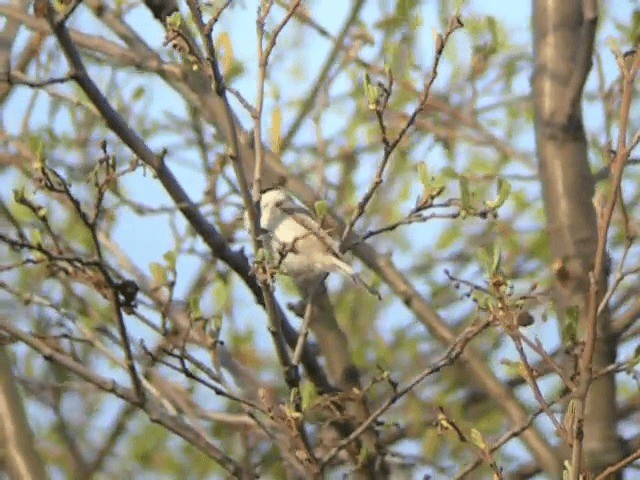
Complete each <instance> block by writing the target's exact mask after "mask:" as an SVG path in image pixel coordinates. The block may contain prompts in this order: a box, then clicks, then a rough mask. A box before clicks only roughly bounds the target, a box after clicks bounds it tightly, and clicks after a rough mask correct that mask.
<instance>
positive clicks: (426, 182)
mask: <svg viewBox="0 0 640 480" xmlns="http://www.w3.org/2000/svg"><path fill="white" fill-rule="evenodd" d="M418 178H419V179H420V183H422V185H423V186H424V188H425V190H426V189H428V188H429V187H430V185H431V181H432V179H431V178H430V177H429V167H428V166H427V164H426V163H424V162H422V163H419V164H418Z"/></svg>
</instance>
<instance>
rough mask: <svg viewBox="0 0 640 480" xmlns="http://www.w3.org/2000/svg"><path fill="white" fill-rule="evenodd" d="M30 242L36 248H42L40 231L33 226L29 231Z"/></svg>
mask: <svg viewBox="0 0 640 480" xmlns="http://www.w3.org/2000/svg"><path fill="white" fill-rule="evenodd" d="M31 243H33V244H34V245H35V246H36V247H38V248H42V245H43V239H42V232H41V231H40V230H38V229H37V228H34V229H33V230H32V231H31Z"/></svg>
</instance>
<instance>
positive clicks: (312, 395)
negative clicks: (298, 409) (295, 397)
mask: <svg viewBox="0 0 640 480" xmlns="http://www.w3.org/2000/svg"><path fill="white" fill-rule="evenodd" d="M300 397H301V404H302V411H305V410H307V409H308V408H309V407H311V406H312V405H313V404H314V402H315V400H316V399H317V398H318V392H317V391H316V388H315V386H314V385H313V383H311V382H303V383H302V385H301V387H300Z"/></svg>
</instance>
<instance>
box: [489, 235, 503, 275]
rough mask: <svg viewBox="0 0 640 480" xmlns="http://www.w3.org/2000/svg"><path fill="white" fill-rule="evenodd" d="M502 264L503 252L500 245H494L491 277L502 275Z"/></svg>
mask: <svg viewBox="0 0 640 480" xmlns="http://www.w3.org/2000/svg"><path fill="white" fill-rule="evenodd" d="M501 263H502V250H501V248H500V245H499V244H498V243H495V244H494V245H493V259H492V260H491V275H492V276H493V275H496V274H498V273H500V265H501Z"/></svg>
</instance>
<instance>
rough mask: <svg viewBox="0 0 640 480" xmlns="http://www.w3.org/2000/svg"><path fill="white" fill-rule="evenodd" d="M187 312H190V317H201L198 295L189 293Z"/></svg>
mask: <svg viewBox="0 0 640 480" xmlns="http://www.w3.org/2000/svg"><path fill="white" fill-rule="evenodd" d="M189 313H190V314H191V318H202V311H201V310H200V295H191V296H190V297H189Z"/></svg>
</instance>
